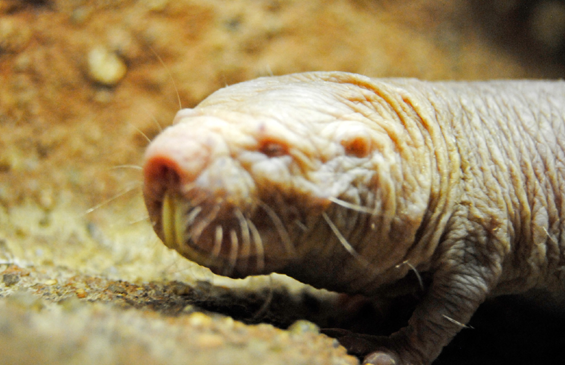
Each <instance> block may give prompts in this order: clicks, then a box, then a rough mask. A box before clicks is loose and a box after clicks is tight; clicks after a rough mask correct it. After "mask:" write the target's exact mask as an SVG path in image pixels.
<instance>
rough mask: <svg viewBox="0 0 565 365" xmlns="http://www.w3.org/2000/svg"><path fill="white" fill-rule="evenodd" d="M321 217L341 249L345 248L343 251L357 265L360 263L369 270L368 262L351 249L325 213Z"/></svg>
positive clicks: (369, 264)
mask: <svg viewBox="0 0 565 365" xmlns="http://www.w3.org/2000/svg"><path fill="white" fill-rule="evenodd" d="M322 217H324V220H325V221H326V223H327V224H328V226H329V227H330V229H331V230H332V232H333V233H334V234H335V236H336V237H337V239H338V241H339V243H341V245H342V246H343V248H345V250H346V251H347V252H349V253H350V254H351V256H353V258H355V260H357V261H358V262H359V263H361V264H362V265H363V267H364V268H371V263H370V262H368V261H367V260H366V259H365V258H364V257H363V256H361V255H360V254H359V253H358V252H357V251H356V250H355V248H353V246H351V244H350V243H349V242H347V239H346V238H345V237H344V236H343V235H342V234H341V232H340V231H339V229H338V228H337V227H336V225H335V224H334V223H333V222H332V220H331V219H330V217H329V216H328V215H327V214H326V213H325V212H324V213H322Z"/></svg>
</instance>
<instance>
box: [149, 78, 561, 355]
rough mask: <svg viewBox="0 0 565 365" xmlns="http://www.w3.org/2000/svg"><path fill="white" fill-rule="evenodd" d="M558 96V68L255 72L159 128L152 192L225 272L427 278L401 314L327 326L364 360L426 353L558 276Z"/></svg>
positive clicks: (187, 238)
mask: <svg viewBox="0 0 565 365" xmlns="http://www.w3.org/2000/svg"><path fill="white" fill-rule="evenodd" d="M564 100H565V84H564V83H563V82H533V81H505V82H476V83H464V82H444V83H426V82H421V81H417V80H408V79H384V80H377V79H369V78H366V77H364V76H360V75H354V74H347V73H337V72H334V73H306V74H295V75H289V76H282V77H269V78H261V79H257V80H253V81H249V82H245V83H242V84H238V85H234V86H230V87H227V88H225V89H222V90H219V91H217V92H216V93H214V94H212V95H211V96H210V97H209V98H207V99H206V100H204V101H203V102H202V103H201V104H200V105H198V106H197V107H196V108H194V109H189V110H188V109H187V110H182V111H180V112H179V114H178V115H177V117H176V119H175V123H174V125H173V126H171V127H169V128H167V129H166V130H165V131H164V132H163V133H162V134H161V135H160V136H158V137H157V138H156V139H155V140H154V141H153V142H152V144H151V145H150V146H149V148H148V150H147V153H146V163H145V170H144V171H145V187H144V194H145V199H146V205H147V207H148V210H149V213H150V217H151V220H152V222H153V224H154V227H155V230H156V232H157V234H158V235H159V236H160V237H161V238H162V240H163V241H164V242H165V244H166V245H167V246H169V247H170V248H174V249H176V250H177V251H179V252H180V253H181V254H182V255H184V256H186V257H187V258H189V259H191V260H194V261H196V262H198V263H201V264H204V265H207V266H209V267H210V268H211V269H212V270H213V271H214V272H216V273H219V274H224V275H229V276H232V277H243V276H247V275H259V274H266V273H270V272H280V273H286V274H288V275H290V276H293V277H295V278H296V279H298V280H300V281H303V282H305V283H308V284H312V285H314V286H316V287H321V288H327V289H330V290H335V291H338V292H344V293H350V294H357V293H361V294H364V295H367V296H373V295H376V294H378V293H379V292H382V291H383V290H387V289H390V288H394V287H395V285H396V283H399V282H402V281H403V278H406V277H407V275H409V273H410V272H412V271H417V272H418V273H420V274H424V275H427V276H429V277H430V278H431V283H430V284H429V285H428V286H427V287H426V288H425V291H426V292H425V296H424V297H423V299H422V301H421V302H420V303H419V305H418V307H417V308H416V310H415V311H414V313H413V315H412V317H411V319H410V321H409V324H408V326H407V327H405V328H402V329H400V330H399V331H398V332H396V333H394V334H392V335H391V336H389V337H369V336H356V335H353V334H340V333H334V335H336V334H337V335H341V336H342V337H341V338H340V341H341V342H342V343H343V344H344V345H345V346H346V347H348V348H349V349H350V351H352V352H354V353H358V354H365V355H367V356H366V357H365V363H372V364H429V363H431V362H432V361H433V360H434V359H435V358H436V357H437V356H438V354H439V353H440V352H441V349H442V348H443V347H444V346H445V345H446V344H447V343H448V342H449V341H450V340H451V339H452V338H453V336H455V334H456V333H457V332H458V331H459V330H460V329H461V328H463V327H464V325H465V324H466V323H467V322H468V321H469V319H470V318H471V316H472V315H473V313H474V312H475V310H476V309H477V307H478V306H479V305H480V304H481V303H482V302H483V301H484V300H485V299H486V298H487V297H489V296H493V295H497V294H502V293H520V292H526V291H528V290H530V289H533V288H546V289H547V290H550V291H558V290H562V289H563V288H564V285H563V284H564V275H565V274H564V272H565V271H564V270H563V269H564V268H565V258H564V255H563V253H564V252H565V250H564V249H563V245H564V244H565V238H564V237H565V231H564V229H563V219H564V218H565V215H564V204H565V202H564V200H563V196H564V194H563V190H564V189H565V184H564V174H565V169H564V165H563V164H564V161H565V155H564V153H563V148H562V147H563V144H565V142H564V141H565V124H564V123H563V116H564V115H565V107H564V106H563V104H564V103H563V101H564ZM416 285H417V284H416ZM383 288H385V289H383Z"/></svg>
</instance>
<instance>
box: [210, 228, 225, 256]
mask: <svg viewBox="0 0 565 365" xmlns="http://www.w3.org/2000/svg"><path fill="white" fill-rule="evenodd" d="M223 238H224V229H223V228H222V226H220V225H218V226H216V235H215V237H214V248H213V249H212V253H211V255H212V257H214V258H215V257H218V256H219V255H220V251H221V250H222V240H223Z"/></svg>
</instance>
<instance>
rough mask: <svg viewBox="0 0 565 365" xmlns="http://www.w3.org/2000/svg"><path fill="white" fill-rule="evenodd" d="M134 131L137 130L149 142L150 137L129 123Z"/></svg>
mask: <svg viewBox="0 0 565 365" xmlns="http://www.w3.org/2000/svg"><path fill="white" fill-rule="evenodd" d="M131 126H132V127H133V128H134V129H135V130H136V131H138V132H139V134H141V135H142V136H143V137H144V138H145V139H146V140H147V142H149V143H151V138H149V137H147V135H146V134H145V133H143V131H142V130H141V129H139V128H137V127H136V126H134V125H133V124H132V125H131Z"/></svg>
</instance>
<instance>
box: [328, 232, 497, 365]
mask: <svg viewBox="0 0 565 365" xmlns="http://www.w3.org/2000/svg"><path fill="white" fill-rule="evenodd" d="M455 236H456V234H452V235H451V237H447V238H446V240H445V241H444V242H443V243H442V244H441V245H440V247H439V250H444V252H442V253H441V257H440V258H438V261H439V262H440V264H439V266H438V267H437V268H436V269H435V272H434V274H433V277H432V282H431V285H430V287H429V288H428V290H427V292H426V294H425V296H424V298H423V299H422V301H421V302H420V303H419V304H418V306H417V307H416V309H415V311H414V313H413V314H412V316H411V318H410V320H409V322H408V326H406V327H404V328H402V329H400V330H399V331H398V332H396V333H393V334H392V335H390V336H387V337H380V336H379V337H372V336H359V335H346V336H343V337H338V339H339V341H340V343H341V344H342V345H344V346H345V347H346V348H348V350H349V351H350V352H352V353H356V354H358V355H366V356H365V358H364V361H363V364H373V365H393V364H394V365H399V364H413V365H416V364H418V365H420V364H421V365H426V364H430V363H431V362H432V360H433V359H435V358H437V356H438V355H439V354H440V352H441V351H442V349H443V347H444V346H446V345H447V344H448V343H449V342H450V341H451V340H452V338H453V337H454V336H455V335H456V334H457V333H458V332H459V331H460V330H461V329H463V328H465V327H466V325H465V324H466V323H468V321H469V320H470V319H471V317H472V316H473V314H474V313H475V311H476V310H477V308H478V307H479V305H480V304H481V303H482V302H483V301H484V300H485V299H486V298H487V296H488V294H489V292H490V288H492V287H493V286H494V285H495V284H496V281H497V280H498V278H499V276H500V272H501V265H500V261H499V260H498V259H497V258H495V259H493V258H492V257H491V258H487V257H485V255H483V254H481V253H480V249H478V247H480V243H478V240H475V239H474V238H473V237H472V236H467V237H455ZM329 334H331V333H329Z"/></svg>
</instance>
